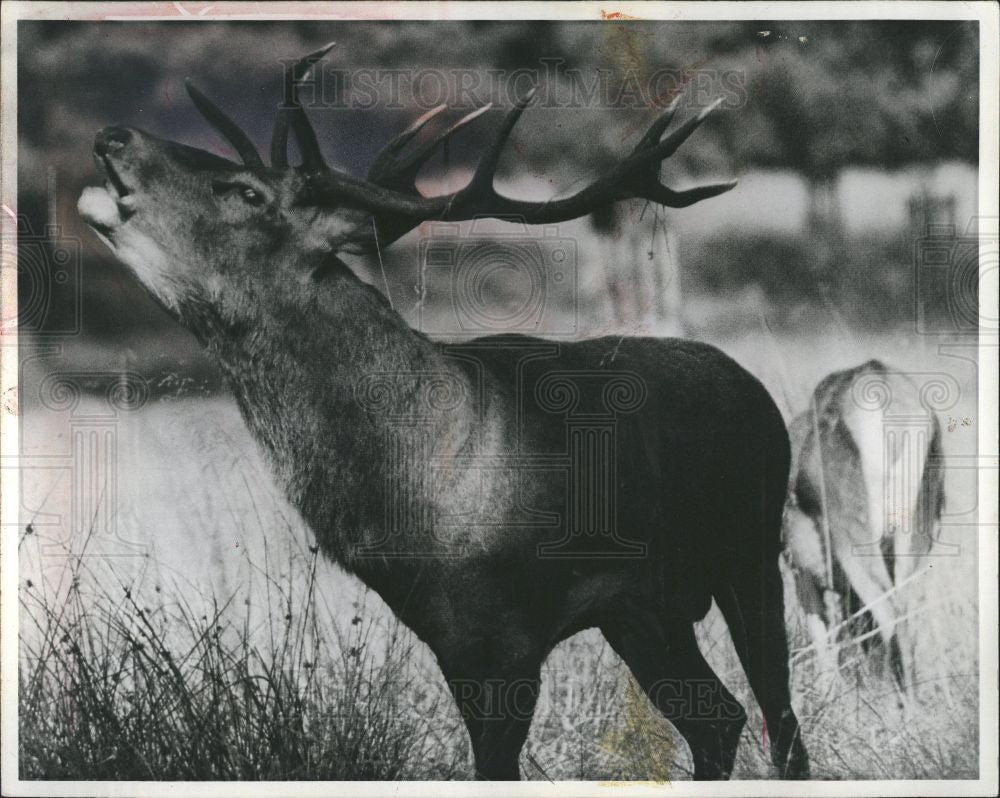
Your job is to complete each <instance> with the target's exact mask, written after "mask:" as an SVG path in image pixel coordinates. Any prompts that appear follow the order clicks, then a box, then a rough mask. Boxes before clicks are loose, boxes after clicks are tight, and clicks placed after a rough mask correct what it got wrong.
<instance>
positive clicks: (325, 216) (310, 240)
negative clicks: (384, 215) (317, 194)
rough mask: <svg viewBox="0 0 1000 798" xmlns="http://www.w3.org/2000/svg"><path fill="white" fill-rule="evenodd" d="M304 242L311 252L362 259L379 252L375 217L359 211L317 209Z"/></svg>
mask: <svg viewBox="0 0 1000 798" xmlns="http://www.w3.org/2000/svg"><path fill="white" fill-rule="evenodd" d="M311 210H312V214H311V217H310V219H309V222H308V229H307V230H305V231H304V233H305V234H304V236H303V240H304V242H305V246H306V248H307V249H308V250H309V251H310V252H322V253H331V252H344V253H348V254H355V255H361V254H364V253H368V252H374V251H375V246H376V245H375V241H374V227H373V226H372V217H371V214H369V213H367V212H366V211H362V210H358V209H356V208H348V207H343V206H341V207H338V208H313V209H311Z"/></svg>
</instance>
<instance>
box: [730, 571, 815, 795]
mask: <svg viewBox="0 0 1000 798" xmlns="http://www.w3.org/2000/svg"><path fill="white" fill-rule="evenodd" d="M773 560H774V561H773V563H771V562H767V563H763V564H762V565H763V568H762V569H761V568H758V569H756V570H752V569H750V570H746V571H744V573H742V574H741V575H740V577H739V578H737V579H735V580H733V582H731V583H730V584H729V585H727V586H725V587H723V588H721V589H719V590H718V591H717V592H716V602H717V603H718V605H719V609H720V610H722V614H723V616H724V617H725V619H726V624H727V625H728V626H729V633H730V635H731V636H732V638H733V644H734V646H735V647H736V653H737V654H738V655H739V658H740V662H741V664H742V665H743V670H744V671H745V672H746V675H747V680H748V681H749V682H750V687H751V689H752V690H753V694H754V697H755V698H756V699H757V703H758V704H759V705H760V708H761V711H762V712H763V713H764V722H765V724H766V730H767V736H768V739H769V742H770V749H771V760H772V762H774V765H775V767H776V768H777V769H778V773H779V775H780V776H781V777H782V778H786V779H803V778H808V777H809V757H808V755H807V754H806V749H805V746H804V745H803V743H802V735H801V732H800V729H799V722H798V719H797V718H796V717H795V712H794V711H793V710H792V701H791V691H790V689H789V685H788V683H789V668H788V641H787V637H786V632H785V611H784V596H783V585H782V582H781V572H780V571H779V570H778V559H777V557H774V558H773Z"/></svg>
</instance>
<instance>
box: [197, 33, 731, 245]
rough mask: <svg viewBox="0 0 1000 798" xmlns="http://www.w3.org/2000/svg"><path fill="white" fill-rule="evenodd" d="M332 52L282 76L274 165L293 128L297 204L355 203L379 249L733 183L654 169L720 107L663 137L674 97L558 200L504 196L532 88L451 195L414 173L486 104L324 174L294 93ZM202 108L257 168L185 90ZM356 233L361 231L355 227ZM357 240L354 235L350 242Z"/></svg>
mask: <svg viewBox="0 0 1000 798" xmlns="http://www.w3.org/2000/svg"><path fill="white" fill-rule="evenodd" d="M332 47H333V44H332V43H331V44H328V45H326V46H325V47H322V48H320V49H319V50H316V51H315V52H312V53H309V54H308V55H307V56H305V57H304V58H302V59H300V60H299V61H298V62H297V63H296V64H295V65H294V66H293V68H292V69H291V70H290V71H289V72H287V73H286V83H285V98H286V102H285V105H284V106H283V107H282V108H281V109H280V110H279V112H278V116H277V119H276V120H275V126H274V134H273V136H272V138H271V163H272V166H274V167H279V168H285V167H287V166H288V151H287V150H288V129H289V127H291V129H292V131H293V133H294V134H295V138H296V141H297V142H298V146H299V150H300V152H301V153H302V164H301V166H299V167H298V168H300V169H302V170H303V171H304V172H306V173H308V187H307V190H306V192H305V194H304V195H303V196H302V197H301V198H300V201H301V202H302V203H303V204H312V205H316V206H331V205H334V206H344V205H346V206H353V207H356V208H360V209H362V210H366V211H369V212H371V214H372V215H373V217H374V220H375V226H376V229H377V230H378V236H379V239H380V241H381V243H382V244H383V245H386V244H389V243H391V242H392V241H395V240H396V239H397V238H399V237H400V236H402V235H403V234H405V233H406V232H407V231H408V230H410V229H412V228H414V227H416V226H417V225H418V224H420V222H422V221H427V220H431V219H435V220H441V221H462V220H466V219H473V218H476V217H481V216H489V217H495V218H499V217H514V218H516V219H517V220H518V221H521V222H523V223H526V224H547V223H554V222H563V221H567V220H569V219H575V218H577V217H580V216H584V215H586V214H588V213H590V212H592V211H594V210H597V209H598V208H601V207H603V206H605V205H607V204H609V203H611V202H617V201H619V200H624V199H629V198H633V197H635V198H639V199H646V200H649V201H650V202H655V203H658V204H660V205H665V206H667V207H671V208H684V207H687V206H688V205H692V204H694V203H696V202H700V201H701V200H704V199H708V198H710V197H715V196H718V195H719V194H722V193H724V192H726V191H729V190H730V189H731V188H733V187H734V186H735V185H736V182H737V181H735V180H730V181H726V182H724V183H715V184H711V185H706V186H698V187H696V188H692V189H688V190H686V191H675V190H674V189H672V188H669V187H668V186H665V185H663V184H662V183H661V182H660V179H659V168H658V165H659V163H660V162H662V161H663V160H665V159H667V158H669V157H670V156H671V155H673V154H674V153H675V152H676V151H677V149H678V148H679V147H680V146H681V145H682V144H683V143H684V142H685V141H686V140H687V139H688V137H689V136H690V135H691V134H692V133H693V132H694V131H695V129H696V128H697V127H698V126H699V125H700V124H701V123H702V122H704V121H705V119H706V117H707V116H708V115H709V114H710V113H711V112H712V111H714V110H715V109H716V108H718V106H719V104H720V103H721V102H722V100H721V98H720V99H719V100H716V101H715V102H714V103H712V104H711V105H710V106H708V107H707V108H705V109H703V110H702V111H701V112H700V113H698V114H697V115H696V116H694V117H692V118H690V119H688V120H687V121H685V122H684V123H683V124H682V125H680V126H679V127H677V128H676V129H675V130H674V131H673V132H671V133H669V134H667V135H665V136H664V133H665V132H666V130H667V128H668V127H669V126H670V123H671V121H672V120H673V118H674V116H675V114H676V112H677V108H678V104H679V101H680V98H677V99H675V100H674V101H673V102H672V103H671V104H670V105H669V106H668V107H667V108H666V109H664V111H663V113H662V114H660V116H659V117H658V118H657V119H656V120H655V121H654V122H653V124H652V125H650V127H649V129H648V130H647V131H646V133H645V135H644V136H643V137H642V139H640V140H639V143H638V144H637V145H636V146H635V148H634V149H633V150H632V152H631V153H630V154H629V155H628V156H627V157H626V158H624V159H623V160H622V161H620V162H619V163H618V164H616V165H615V166H614V167H612V168H611V169H609V170H608V171H607V172H605V173H604V174H603V175H601V176H600V177H599V178H598V179H597V180H595V181H594V182H593V183H591V184H590V185H589V186H587V187H586V188H583V189H582V190H580V191H578V192H577V193H575V194H573V195H571V196H569V197H565V198H563V199H550V200H546V201H544V202H531V201H527V200H518V199H514V198H512V197H506V196H504V195H503V194H500V193H499V192H498V191H497V190H496V188H495V187H494V179H495V177H496V170H497V166H498V165H499V163H500V156H501V155H502V153H503V150H504V147H505V146H506V144H507V139H508V138H509V137H510V134H511V131H512V130H513V129H514V125H515V124H517V121H518V119H520V117H521V114H522V113H523V112H524V109H525V108H527V107H528V105H530V104H531V101H532V99H533V98H534V94H535V90H534V89H532V90H531V91H529V92H528V93H527V94H526V95H525V96H524V97H522V98H521V99H519V100H518V101H517V102H516V103H515V104H514V107H513V108H512V109H511V110H510V111H508V113H507V115H506V116H505V117H504V119H503V121H502V123H501V124H500V127H499V129H498V130H497V134H496V136H495V137H494V140H493V142H492V144H491V145H490V146H489V147H488V148H487V150H486V151H485V152H484V153H483V155H482V157H481V158H480V160H479V164H478V165H477V167H476V170H475V172H474V173H473V175H472V179H471V180H470V181H469V183H468V185H466V186H465V187H464V188H462V189H459V190H458V191H455V192H453V193H451V194H444V195H438V196H433V197H425V196H424V195H423V194H421V193H420V192H419V191H418V189H417V186H416V177H417V174H418V173H419V171H420V169H421V168H422V167H423V165H424V164H425V163H426V162H427V159H428V158H429V157H430V156H431V154H432V153H433V152H434V150H435V149H436V148H437V147H438V145H439V144H443V143H445V142H446V141H448V139H449V138H450V137H451V136H452V135H453V134H454V133H455V132H457V131H458V130H461V129H462V128H464V127H466V126H467V125H469V124H470V123H472V122H473V121H474V120H475V119H478V118H479V117H480V116H482V115H483V114H484V113H485V112H486V111H488V110H489V109H490V108H491V107H492V104H487V105H485V106H483V107H481V108H478V109H476V110H475V111H472V112H471V113H469V114H466V115H465V116H463V117H462V118H461V119H459V120H458V121H457V122H455V123H454V124H452V125H451V126H450V127H448V128H447V129H445V130H444V131H443V132H441V133H439V134H438V135H436V136H434V137H432V138H431V139H430V140H429V141H426V142H424V143H422V144H420V145H418V146H417V147H416V148H415V149H414V151H413V152H411V153H410V154H409V155H407V156H405V157H402V155H401V153H402V151H403V149H404V148H405V147H406V145H407V144H408V143H410V142H411V141H412V140H413V139H414V138H415V137H416V136H417V134H418V133H420V131H421V130H423V129H424V127H426V125H427V124H428V123H429V122H430V121H431V120H432V119H434V118H435V117H437V116H438V115H439V114H440V113H441V112H442V111H444V110H445V106H444V105H439V106H437V107H436V108H433V109H431V110H430V111H428V112H427V113H425V114H424V115H423V116H421V117H420V118H419V119H417V120H416V121H415V122H413V123H412V124H411V125H410V126H409V127H407V128H406V130H404V131H403V132H402V133H400V134H399V135H398V136H396V137H395V138H394V139H393V140H392V141H390V142H389V143H388V144H387V145H386V146H385V147H384V148H383V149H382V151H381V152H380V153H379V154H378V156H376V158H375V161H374V163H373V164H372V166H371V168H370V169H369V171H368V176H367V179H364V180H361V179H358V178H355V177H351V176H350V175H348V174H345V173H344V172H341V171H338V170H335V169H331V168H330V167H328V166H327V165H326V163H325V162H324V160H323V156H322V153H321V152H320V147H319V142H318V140H317V138H316V133H315V131H314V130H313V128H312V125H311V124H310V123H309V118H308V116H307V115H306V112H305V109H304V108H303V107H302V104H301V102H300V101H299V98H298V90H299V87H300V86H301V84H302V83H303V81H304V80H305V79H306V77H307V76H308V75H309V73H310V71H311V70H312V68H313V66H315V64H316V63H318V62H319V61H320V60H321V59H322V58H323V57H324V56H325V55H326V54H327V53H328V52H329V51H330V49H331V48H332ZM188 91H189V92H190V93H191V97H192V99H193V100H194V102H195V104H196V105H197V106H198V108H199V110H201V112H202V113H203V114H205V116H206V117H207V118H208V120H209V122H211V123H212V124H213V125H214V126H215V127H216V128H218V129H219V130H220V131H221V132H222V133H223V135H225V136H226V138H227V139H229V141H230V142H231V143H232V144H233V146H234V147H235V148H236V149H237V151H238V152H239V153H240V155H241V157H242V158H243V160H244V162H245V163H247V164H248V165H253V166H262V164H261V162H260V156H258V155H257V152H256V150H255V149H254V148H253V144H252V143H250V140H249V138H248V137H247V136H246V134H245V133H243V132H242V131H241V130H240V129H239V128H238V127H237V126H236V125H235V123H233V122H232V121H231V120H230V119H229V118H228V117H227V116H226V115H225V114H224V113H223V112H222V111H220V110H219V109H218V108H216V107H215V106H214V105H212V103H211V102H210V101H209V100H208V99H207V98H206V97H205V96H204V95H202V94H201V92H199V91H198V90H197V89H195V88H194V87H193V86H191V85H190V84H188ZM359 235H361V236H363V235H364V233H361V232H360V231H359ZM352 238H354V239H357V238H358V236H352Z"/></svg>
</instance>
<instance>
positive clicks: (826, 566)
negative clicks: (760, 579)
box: [784, 360, 944, 689]
mask: <svg viewBox="0 0 1000 798" xmlns="http://www.w3.org/2000/svg"><path fill="white" fill-rule="evenodd" d="M790 436H791V443H792V469H791V474H790V479H789V490H788V504H787V507H786V512H785V531H784V536H785V547H786V553H787V555H788V558H789V560H790V562H791V564H792V566H793V571H794V574H795V581H796V588H797V592H798V596H799V602H800V604H801V605H802V608H803V610H804V611H805V613H806V616H807V623H808V626H809V632H810V635H811V636H812V638H813V642H814V644H815V645H816V647H817V649H818V651H819V654H820V656H821V657H822V658H824V659H825V660H826V665H827V666H828V667H831V668H835V667H836V663H835V662H834V661H833V652H832V648H831V647H832V644H833V640H832V639H831V635H836V632H837V631H838V627H839V626H840V624H842V623H843V622H844V621H845V620H847V619H849V618H851V617H853V616H856V615H858V616H861V618H862V620H864V619H866V618H867V619H868V620H870V621H871V622H873V623H874V626H875V627H876V631H877V633H878V636H879V637H880V638H881V640H882V641H883V642H884V644H885V646H884V648H885V651H886V652H887V654H888V659H889V664H890V667H891V668H892V673H893V676H894V678H895V679H896V681H897V683H898V684H899V685H900V686H901V687H903V688H904V689H909V687H910V686H912V678H913V664H912V654H911V646H912V636H911V635H909V634H907V632H906V630H905V628H904V627H902V626H900V625H899V623H898V621H899V619H900V617H901V615H902V614H903V606H904V601H903V596H901V595H900V594H899V592H898V591H896V590H895V589H894V588H895V586H898V585H902V583H903V582H905V581H906V580H907V579H908V578H910V577H911V576H912V575H913V574H914V573H916V572H917V570H918V568H919V566H920V565H921V561H922V558H923V557H925V556H926V555H927V553H928V552H929V551H930V549H931V546H932V543H933V540H934V538H935V535H936V529H935V526H936V524H937V523H938V521H939V520H940V517H941V510H942V507H943V503H944V473H943V468H942V463H941V430H940V424H939V422H938V420H937V417H936V416H935V415H934V413H933V412H931V411H930V410H929V409H928V408H927V407H926V406H925V404H924V403H923V402H922V400H921V397H920V395H919V391H918V387H917V386H916V385H915V384H914V383H913V381H912V380H911V379H909V378H908V377H907V376H905V375H904V374H902V373H900V372H895V371H892V370H890V369H889V368H887V367H886V366H885V365H884V364H883V363H880V362H879V361H877V360H871V361H868V362H867V363H863V364H862V365H860V366H857V367H855V368H852V369H845V370H843V371H838V372H835V373H833V374H830V375H829V376H827V377H826V378H825V379H823V380H822V381H821V382H820V383H819V385H817V386H816V390H815V391H814V392H813V395H812V398H811V404H810V407H809V408H808V409H807V410H805V411H804V412H803V413H801V414H800V415H799V416H797V417H796V418H795V419H794V420H793V421H792V424H791V427H790Z"/></svg>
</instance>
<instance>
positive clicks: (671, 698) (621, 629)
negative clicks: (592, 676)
mask: <svg viewBox="0 0 1000 798" xmlns="http://www.w3.org/2000/svg"><path fill="white" fill-rule="evenodd" d="M601 631H602V632H603V633H604V636H605V637H606V638H607V640H608V642H609V643H610V644H611V647H612V648H613V649H614V650H615V651H616V652H617V653H618V655H619V656H620V657H621V658H622V659H623V660H624V661H625V664H626V665H628V667H629V670H631V671H632V675H633V676H635V678H636V681H638V682H639V685H640V686H641V687H642V689H643V690H644V691H645V693H646V695H647V696H649V699H650V701H652V703H653V705H654V706H655V707H656V708H657V709H658V710H659V711H660V712H661V713H663V715H664V716H665V717H666V718H667V719H668V720H669V721H670V722H671V723H672V724H673V725H674V726H675V727H676V728H677V731H679V732H680V733H681V735H682V736H683V737H684V739H685V741H686V742H687V744H688V745H689V746H690V748H691V755H692V758H693V760H694V778H695V779H726V778H729V776H730V774H731V773H732V770H733V762H734V761H735V759H736V747H737V744H738V743H739V739H740V732H741V731H742V730H743V726H744V724H745V723H746V713H745V712H744V711H743V707H742V706H740V704H739V702H738V701H737V700H736V699H735V697H733V695H732V693H730V692H729V690H727V689H726V686H725V685H724V684H723V683H722V682H721V681H720V680H719V677H718V676H716V674H715V672H714V671H713V670H712V669H711V667H710V666H709V664H708V663H707V662H706V661H705V658H704V657H703V656H702V654H701V651H699V649H698V643H697V641H696V640H695V635H694V626H693V625H692V624H691V623H690V622H689V621H686V620H684V621H682V620H677V621H675V620H672V619H671V618H670V617H669V616H668V613H667V612H658V613H655V614H654V613H653V612H652V611H651V610H649V609H644V608H637V607H629V608H628V609H627V610H624V611H622V612H621V613H619V614H616V615H614V616H613V617H608V618H606V619H604V620H603V621H602V623H601Z"/></svg>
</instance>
